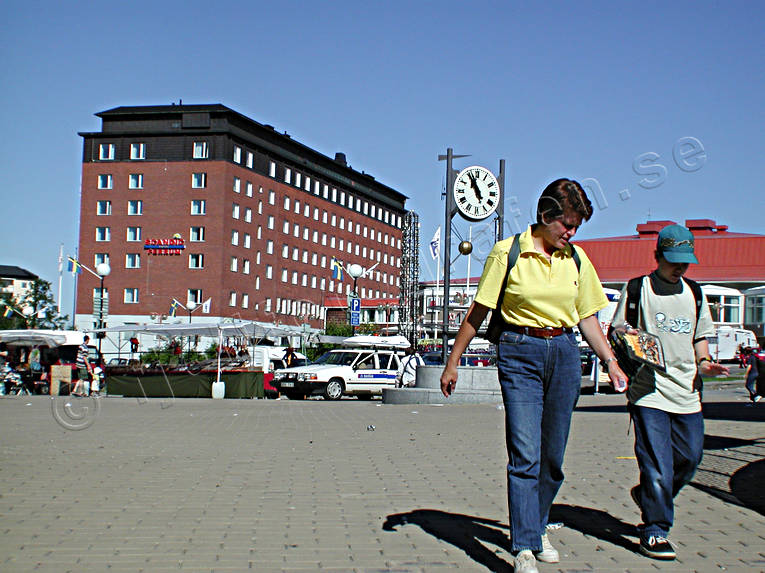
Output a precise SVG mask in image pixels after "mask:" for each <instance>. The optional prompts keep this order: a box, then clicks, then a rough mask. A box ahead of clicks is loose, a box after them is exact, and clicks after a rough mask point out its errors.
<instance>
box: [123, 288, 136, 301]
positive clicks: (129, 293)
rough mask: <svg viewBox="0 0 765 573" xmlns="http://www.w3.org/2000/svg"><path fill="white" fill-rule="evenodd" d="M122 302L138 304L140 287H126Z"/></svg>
mask: <svg viewBox="0 0 765 573" xmlns="http://www.w3.org/2000/svg"><path fill="white" fill-rule="evenodd" d="M123 293H124V294H123V295H122V296H123V298H122V302H124V303H125V304H138V289H137V288H135V287H126V288H125V290H124V291H123Z"/></svg>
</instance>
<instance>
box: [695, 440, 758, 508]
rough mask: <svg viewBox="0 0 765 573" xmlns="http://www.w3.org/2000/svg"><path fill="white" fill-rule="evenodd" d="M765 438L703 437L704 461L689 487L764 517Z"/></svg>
mask: <svg viewBox="0 0 765 573" xmlns="http://www.w3.org/2000/svg"><path fill="white" fill-rule="evenodd" d="M763 484H765V439H763V438H758V439H753V440H746V439H742V438H734V437H730V436H712V435H709V434H706V435H704V458H703V459H702V460H701V464H700V465H699V469H698V470H697V471H696V475H695V476H694V478H693V481H692V482H691V485H692V486H694V487H695V488H697V489H700V490H701V491H703V492H706V493H708V494H709V495H712V496H714V497H716V498H718V499H721V500H723V501H724V502H726V503H732V504H734V505H738V506H740V507H745V508H747V509H751V510H753V511H756V512H758V513H759V514H761V515H765V491H764V489H765V486H763Z"/></svg>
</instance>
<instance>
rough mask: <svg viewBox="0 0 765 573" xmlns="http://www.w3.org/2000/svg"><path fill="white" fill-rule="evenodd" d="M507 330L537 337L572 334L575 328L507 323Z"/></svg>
mask: <svg viewBox="0 0 765 573" xmlns="http://www.w3.org/2000/svg"><path fill="white" fill-rule="evenodd" d="M506 327H507V330H512V331H513V332H518V333H520V334H528V335H529V336H534V337H536V338H552V337H553V336H560V335H561V334H570V333H572V332H574V329H573V328H566V327H561V326H558V327H555V328H553V327H552V326H546V327H545V328H534V327H533V326H518V325H515V324H507V325H506Z"/></svg>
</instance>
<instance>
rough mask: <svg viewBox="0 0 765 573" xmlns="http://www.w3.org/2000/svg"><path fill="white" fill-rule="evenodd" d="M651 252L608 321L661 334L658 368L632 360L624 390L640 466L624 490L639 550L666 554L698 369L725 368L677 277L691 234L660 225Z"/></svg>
mask: <svg viewBox="0 0 765 573" xmlns="http://www.w3.org/2000/svg"><path fill="white" fill-rule="evenodd" d="M654 258H655V259H656V269H655V270H654V271H653V272H652V273H651V274H650V275H648V276H643V277H635V278H634V279H632V280H630V282H628V283H627V285H626V286H625V287H624V290H623V291H622V296H621V298H620V300H619V304H618V306H617V307H616V312H615V313H614V318H613V322H612V328H615V329H621V330H624V331H632V330H633V329H634V328H638V329H640V330H643V331H646V332H648V333H650V334H653V335H655V336H657V337H658V338H659V340H660V341H661V346H662V350H663V355H664V363H665V370H664V371H662V370H660V369H656V368H651V367H650V366H648V365H645V366H639V367H638V368H637V370H636V371H635V372H633V373H632V376H631V378H630V385H629V389H628V390H627V400H628V409H629V413H630V417H631V419H632V422H633V424H634V426H635V456H636V458H637V462H638V467H639V469H640V482H639V484H638V485H636V486H635V487H633V488H632V489H631V490H630V495H631V496H632V499H633V501H635V503H636V504H637V505H638V507H639V508H640V511H641V518H642V520H643V523H642V525H640V526H639V527H638V530H639V532H640V552H641V553H643V554H644V555H647V556H648V557H651V558H654V559H667V560H671V559H675V557H676V551H675V548H674V547H673V545H672V543H670V541H669V538H668V536H669V531H670V528H671V527H672V525H673V522H674V498H675V496H676V495H677V494H678V493H679V492H680V490H681V489H682V488H683V486H685V485H686V484H687V483H689V482H690V481H691V478H692V477H693V475H694V473H695V472H696V468H697V467H698V465H699V463H700V462H701V456H702V453H703V447H704V418H703V416H702V413H701V393H700V390H701V384H700V383H701V378H700V376H699V375H703V376H716V375H718V374H727V373H728V368H727V367H726V366H722V365H720V364H717V363H715V362H714V361H713V360H712V358H711V356H710V355H709V344H708V342H707V338H706V337H708V336H712V335H714V325H713V323H712V316H711V314H710V312H709V305H708V303H707V299H706V296H705V295H704V293H703V292H702V291H701V288H700V287H699V286H698V285H697V284H696V283H694V282H693V281H691V280H688V279H685V278H683V275H684V274H685V272H686V271H687V270H688V266H689V265H690V264H692V263H697V262H698V259H697V258H696V255H695V254H694V238H693V234H692V233H691V232H690V231H689V230H688V229H686V228H685V227H683V226H681V225H669V226H667V227H664V228H663V229H662V230H661V231H660V232H659V236H658V240H657V243H656V251H655V252H654ZM625 368H626V369H628V370H631V369H630V368H627V366H626V365H625Z"/></svg>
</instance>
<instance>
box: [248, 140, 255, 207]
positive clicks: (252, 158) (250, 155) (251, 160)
mask: <svg viewBox="0 0 765 573" xmlns="http://www.w3.org/2000/svg"><path fill="white" fill-rule="evenodd" d="M254 163H255V156H254V154H253V153H252V151H248V152H247V167H249V168H250V169H252V166H253V165H254ZM250 197H252V195H250Z"/></svg>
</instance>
